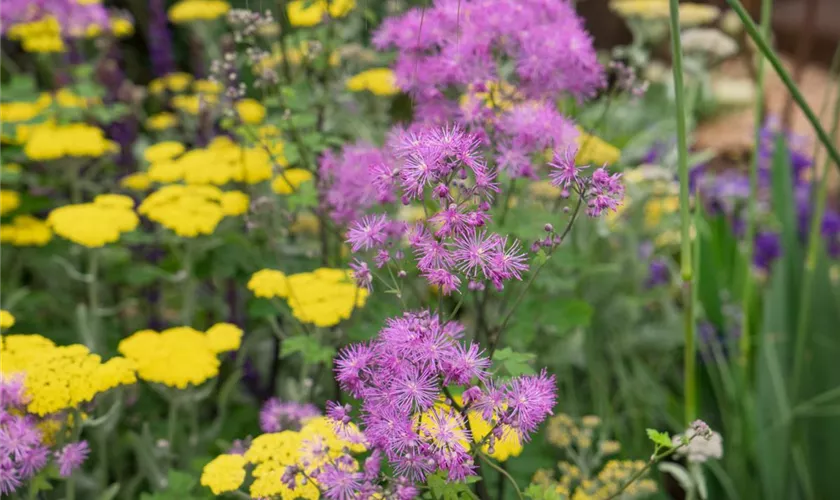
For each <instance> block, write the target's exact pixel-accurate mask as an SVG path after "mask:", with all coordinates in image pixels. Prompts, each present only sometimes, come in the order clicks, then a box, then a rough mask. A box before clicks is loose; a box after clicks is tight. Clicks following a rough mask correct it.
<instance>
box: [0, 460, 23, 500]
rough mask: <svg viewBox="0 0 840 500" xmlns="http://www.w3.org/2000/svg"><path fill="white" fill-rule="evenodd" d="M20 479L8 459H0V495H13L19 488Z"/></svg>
mask: <svg viewBox="0 0 840 500" xmlns="http://www.w3.org/2000/svg"><path fill="white" fill-rule="evenodd" d="M20 479H21V478H20V477H19V476H18V471H17V469H15V465H14V463H13V462H12V459H11V458H10V457H0V493H2V494H4V495H8V494H11V493H14V492H15V490H17V488H18V487H19V486H20V483H21V481H20Z"/></svg>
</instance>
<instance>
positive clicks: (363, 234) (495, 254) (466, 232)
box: [347, 127, 528, 294]
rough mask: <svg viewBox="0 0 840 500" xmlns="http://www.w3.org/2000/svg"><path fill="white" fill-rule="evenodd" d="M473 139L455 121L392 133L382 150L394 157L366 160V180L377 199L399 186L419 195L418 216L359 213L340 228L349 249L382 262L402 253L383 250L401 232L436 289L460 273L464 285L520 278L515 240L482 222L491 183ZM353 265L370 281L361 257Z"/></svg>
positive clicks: (455, 285) (494, 188)
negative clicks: (411, 220) (403, 218)
mask: <svg viewBox="0 0 840 500" xmlns="http://www.w3.org/2000/svg"><path fill="white" fill-rule="evenodd" d="M478 145H479V141H478V138H477V137H476V135H475V134H471V133H469V132H465V131H464V130H463V129H461V128H459V127H440V128H437V127H435V128H427V129H423V130H419V131H414V132H398V133H396V134H394V136H393V137H392V138H391V141H390V147H389V149H390V150H392V151H394V154H393V156H394V158H395V160H394V161H393V163H386V162H382V163H375V164H372V165H371V166H370V172H371V174H372V175H373V177H374V179H373V184H374V186H375V188H376V189H377V191H378V193H379V196H380V198H385V197H387V196H394V193H397V192H399V193H400V197H401V199H402V201H403V203H404V204H406V205H408V204H409V203H411V202H412V201H415V200H416V201H420V203H421V204H422V205H423V206H424V207H425V211H426V212H425V213H426V217H425V218H424V219H423V220H422V221H420V222H417V223H415V224H413V225H409V224H407V223H404V222H399V221H393V220H391V219H389V217H388V216H386V215H382V214H378V215H368V216H365V217H362V218H361V219H359V220H357V221H355V222H353V223H352V224H351V225H350V228H349V230H348V232H347V241H348V243H350V245H351V247H352V250H353V251H354V252H358V251H362V250H372V251H374V252H376V258H375V259H374V260H375V262H376V265H377V266H378V267H383V266H384V265H385V264H387V263H388V262H389V261H390V260H392V259H402V258H404V253H403V252H402V251H400V250H398V251H396V252H394V253H393V255H392V253H391V252H390V251H389V249H390V247H391V246H393V245H394V242H395V241H401V240H402V237H403V236H405V235H407V236H408V238H407V241H408V245H409V247H410V248H411V250H412V252H413V253H414V255H415V257H416V259H417V268H418V269H419V271H420V272H421V273H422V275H423V276H424V277H425V278H426V280H427V281H428V282H429V283H430V284H432V285H436V286H438V287H439V288H440V290H441V291H442V292H443V293H444V294H450V293H452V292H453V291H456V290H458V289H459V287H460V285H461V283H462V278H464V279H466V280H467V281H468V282H469V286H470V288H472V289H480V288H483V287H484V286H485V283H486V282H488V281H489V282H490V283H492V284H493V285H494V286H495V287H496V288H497V289H502V287H503V285H504V282H505V281H506V280H510V279H517V280H520V279H522V273H523V272H525V271H526V270H527V269H528V264H527V258H526V256H525V254H524V253H523V252H522V251H521V248H520V244H519V242H518V241H512V242H510V241H508V238H507V237H503V236H501V235H499V234H496V233H492V232H489V231H487V230H486V229H485V228H484V226H486V225H487V223H488V222H489V221H490V214H489V211H490V207H491V202H492V201H493V197H494V196H495V195H496V194H497V193H498V192H499V185H498V183H497V182H496V171H495V169H493V168H492V167H490V166H488V165H487V164H486V163H485V162H484V161H483V157H482V156H481V154H480V152H479V149H478ZM353 268H354V270H355V274H356V277H357V280H358V281H359V283H360V284H361V285H364V286H370V281H371V272H370V269H369V268H368V266H367V264H366V263H363V262H360V261H357V262H356V263H354V264H353Z"/></svg>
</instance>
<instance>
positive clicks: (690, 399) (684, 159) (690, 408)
mask: <svg viewBox="0 0 840 500" xmlns="http://www.w3.org/2000/svg"><path fill="white" fill-rule="evenodd" d="M669 5H670V10H671V19H670V22H671V52H672V55H673V65H674V95H675V100H676V107H677V164H678V167H679V178H680V237H681V241H680V243H681V250H680V275H681V276H682V281H683V298H684V303H683V314H684V326H685V380H684V384H685V387H684V392H685V419H686V424H688V423H690V422H691V421H692V420H694V418H696V414H697V381H696V370H695V367H694V359H695V352H694V294H693V293H692V288H693V287H692V284H691V281H692V278H693V276H692V274H693V268H692V266H691V212H690V209H689V192H688V144H687V140H688V139H687V133H686V124H685V121H686V117H685V88H684V85H683V63H682V42H681V41H680V6H679V0H669Z"/></svg>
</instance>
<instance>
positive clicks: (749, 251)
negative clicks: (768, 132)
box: [738, 0, 773, 382]
mask: <svg viewBox="0 0 840 500" xmlns="http://www.w3.org/2000/svg"><path fill="white" fill-rule="evenodd" d="M772 6H773V0H762V2H761V33H762V35H763V36H764V37H765V38H767V37H769V36H770V17H771V9H772ZM764 62H765V59H764V57H759V59H758V74H757V76H756V95H755V138H754V140H755V147H754V150H753V157H752V162H751V163H750V196H749V198H748V199H747V232H746V235H745V244H746V247H745V248H744V260H745V261H746V266H745V269H744V295H743V297H742V299H743V302H742V304H741V311H742V314H743V318H744V324H743V328H742V329H741V332H742V333H741V338H740V340H739V341H738V342H739V344H740V346H739V347H740V349H739V351H740V363H741V370H742V372H743V373H742V375H743V380H744V381H745V382H747V381H748V380H749V378H750V372H751V370H750V360H751V359H752V341H753V336H752V330H754V329H755V326H754V325H752V323H751V320H752V318H753V317H752V314H751V311H752V308H751V306H750V305H751V304H752V300H753V299H752V297H753V290H754V286H753V285H754V280H753V265H752V262H753V256H754V254H755V233H756V230H757V224H758V159H759V156H760V155H759V154H758V149H759V144H760V143H761V124H762V122H763V121H764V116H763V115H764V73H765V71H764Z"/></svg>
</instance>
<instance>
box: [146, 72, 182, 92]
mask: <svg viewBox="0 0 840 500" xmlns="http://www.w3.org/2000/svg"><path fill="white" fill-rule="evenodd" d="M192 81H193V76H192V75H191V74H189V73H184V72H181V71H179V72H175V73H169V74H166V75H163V76H161V77H160V78H155V79H154V80H152V81H151V82H149V92H151V93H152V94H162V93H163V92H166V91H167V90H168V91H170V92H175V93H178V92H183V91H185V90H187V89H188V88H189V87H190V84H191V83H192Z"/></svg>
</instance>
